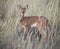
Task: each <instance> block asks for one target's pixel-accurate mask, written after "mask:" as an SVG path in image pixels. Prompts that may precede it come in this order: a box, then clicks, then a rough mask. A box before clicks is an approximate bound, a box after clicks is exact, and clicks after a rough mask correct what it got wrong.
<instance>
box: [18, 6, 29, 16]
mask: <svg viewBox="0 0 60 49" xmlns="http://www.w3.org/2000/svg"><path fill="white" fill-rule="evenodd" d="M18 8H19V10H20V12H21V13H22V15H24V14H25V12H26V10H27V9H28V5H26V7H22V6H21V5H18Z"/></svg>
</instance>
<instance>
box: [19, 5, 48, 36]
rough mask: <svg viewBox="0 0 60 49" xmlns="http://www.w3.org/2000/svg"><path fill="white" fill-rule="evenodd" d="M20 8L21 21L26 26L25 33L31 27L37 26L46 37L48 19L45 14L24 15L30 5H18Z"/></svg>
mask: <svg viewBox="0 0 60 49" xmlns="http://www.w3.org/2000/svg"><path fill="white" fill-rule="evenodd" d="M18 7H19V10H20V12H21V13H20V15H21V20H20V23H21V24H22V25H24V26H25V29H26V30H25V33H27V32H28V31H29V29H30V27H37V28H38V30H39V32H40V34H41V36H42V37H46V33H45V32H43V29H44V28H45V27H47V25H48V19H47V18H46V17H44V16H24V14H25V12H26V10H27V9H28V5H27V6H26V7H22V6H21V5H19V6H18Z"/></svg>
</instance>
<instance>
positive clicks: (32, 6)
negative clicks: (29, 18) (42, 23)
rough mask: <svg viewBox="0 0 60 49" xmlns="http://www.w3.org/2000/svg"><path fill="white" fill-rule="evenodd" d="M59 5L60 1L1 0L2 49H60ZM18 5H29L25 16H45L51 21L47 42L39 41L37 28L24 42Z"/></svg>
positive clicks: (0, 29) (0, 28)
mask: <svg viewBox="0 0 60 49" xmlns="http://www.w3.org/2000/svg"><path fill="white" fill-rule="evenodd" d="M59 3H60V1H59V0H0V49H60V47H59V46H60V44H59V43H60V42H59V41H60V40H59V38H60V14H59V13H60V6H59ZM17 4H21V5H22V6H23V7H25V6H26V5H27V4H28V5H29V9H27V11H26V14H25V15H38V16H40V15H43V16H45V17H47V18H48V19H49V23H50V26H49V27H48V28H47V29H48V39H49V40H48V41H47V42H46V40H45V39H42V38H40V41H39V36H38V33H39V32H38V29H37V28H31V29H30V30H29V32H28V33H30V34H28V35H27V38H26V40H24V28H23V26H21V25H19V19H21V17H20V13H19V12H20V11H19V10H18V8H17Z"/></svg>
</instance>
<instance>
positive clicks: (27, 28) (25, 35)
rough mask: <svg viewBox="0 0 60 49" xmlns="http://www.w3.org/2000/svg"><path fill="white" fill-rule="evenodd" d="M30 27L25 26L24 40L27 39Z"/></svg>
mask: <svg viewBox="0 0 60 49" xmlns="http://www.w3.org/2000/svg"><path fill="white" fill-rule="evenodd" d="M29 28H30V27H25V34H24V40H25V39H26V37H27V33H28V31H29Z"/></svg>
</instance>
